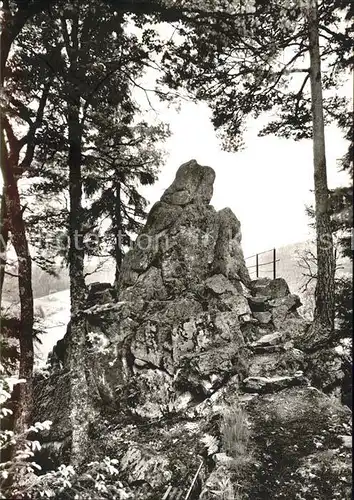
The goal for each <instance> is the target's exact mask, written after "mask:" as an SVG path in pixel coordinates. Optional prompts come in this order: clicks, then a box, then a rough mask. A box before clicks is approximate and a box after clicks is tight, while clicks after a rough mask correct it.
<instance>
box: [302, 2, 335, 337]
mask: <svg viewBox="0 0 354 500" xmlns="http://www.w3.org/2000/svg"><path fill="white" fill-rule="evenodd" d="M308 33H309V51H310V81H311V98H312V119H313V159H314V184H315V206H316V207H315V220H316V237H317V283H316V290H315V313H314V325H315V330H316V331H317V332H318V333H319V334H321V331H322V333H323V335H324V337H326V335H330V334H331V332H332V331H333V329H334V314H335V293H334V292H335V285H334V274H335V261H334V253H333V234H332V227H331V218H330V210H329V208H330V207H329V202H330V200H329V191H328V185H327V171H326V153H325V137H324V118H323V100H322V83H321V59H320V50H319V33H318V7H317V1H316V0H309V7H308Z"/></svg>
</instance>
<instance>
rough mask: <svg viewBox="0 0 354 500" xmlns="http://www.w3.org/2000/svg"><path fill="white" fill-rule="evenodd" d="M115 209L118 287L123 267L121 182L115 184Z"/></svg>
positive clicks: (116, 277) (116, 276)
mask: <svg viewBox="0 0 354 500" xmlns="http://www.w3.org/2000/svg"><path fill="white" fill-rule="evenodd" d="M114 189H115V198H116V202H115V207H114V226H115V227H114V229H115V252H114V253H115V261H116V273H115V280H114V283H115V286H116V287H117V286H118V280H119V274H120V269H121V266H122V243H123V242H122V236H123V235H122V214H121V187H120V182H119V181H117V182H116V183H115V187H114Z"/></svg>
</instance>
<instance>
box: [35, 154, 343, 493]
mask: <svg viewBox="0 0 354 500" xmlns="http://www.w3.org/2000/svg"><path fill="white" fill-rule="evenodd" d="M214 177H215V174H214V171H213V170H212V169H211V168H210V167H203V166H200V165H198V164H197V162H196V161H194V160H192V161H190V162H188V163H185V164H184V165H182V166H181V167H180V169H179V170H178V172H177V174H176V178H175V181H174V182H173V183H172V185H171V186H170V187H169V188H168V189H167V190H166V192H165V193H164V194H163V196H162V197H161V200H160V201H159V202H158V203H156V204H155V205H154V206H153V208H152V209H151V211H150V214H149V216H148V219H147V222H146V225H145V227H144V229H143V231H142V233H141V234H140V235H139V237H138V239H137V241H136V243H135V245H134V248H132V249H131V250H130V251H129V253H128V254H127V255H126V257H125V259H124V262H123V266H122V270H121V275H120V281H119V289H118V295H117V296H116V295H115V291H114V290H113V289H110V287H109V285H107V286H106V287H100V286H98V285H97V286H96V288H95V293H96V295H97V293H98V295H97V297H96V295H95V293H91V294H90V297H89V302H88V304H87V307H86V309H85V311H84V313H85V315H86V334H87V348H86V367H87V374H86V375H87V380H88V384H89V387H90V393H91V395H92V399H93V405H94V407H95V408H96V409H97V412H96V413H95V414H94V415H93V416H92V422H91V440H92V450H90V453H91V454H92V455H95V456H97V457H98V458H99V457H101V458H102V457H104V456H110V457H114V458H117V459H118V461H119V470H120V480H121V481H122V484H124V485H125V488H126V492H127V495H128V496H126V497H125V498H134V499H144V500H145V499H151V500H155V499H158V498H164V499H165V500H171V499H172V498H185V496H186V493H187V491H188V489H189V486H190V484H191V481H192V478H193V475H194V473H195V472H196V470H197V469H198V468H199V464H200V463H202V466H201V468H200V471H199V474H198V478H197V480H196V481H195V484H194V487H193V492H192V496H190V497H189V498H203V499H204V500H205V499H211V498H245V499H246V498H248V499H252V500H253V499H255V500H257V499H261V498H279V499H280V498H285V497H287V498H289V499H294V500H295V499H310V498H325V499H328V500H330V499H332V498H341V499H344V498H349V496H348V495H349V491H350V487H349V473H350V465H349V463H350V462H349V461H350V452H349V451H348V449H347V441H348V440H347V438H346V436H347V435H348V433H349V421H350V410H349V409H348V408H347V407H346V406H342V405H341V403H340V400H338V399H335V398H333V397H329V396H327V395H325V394H324V393H323V392H321V391H320V390H319V388H321V387H319V386H320V384H319V383H318V380H317V381H316V385H317V387H319V388H315V387H312V382H313V381H312V376H313V373H318V371H317V372H316V370H314V354H313V353H311V357H309V355H307V354H306V353H305V352H303V351H302V349H301V339H302V338H303V336H304V335H305V334H306V330H307V328H308V324H307V323H306V322H305V321H304V320H303V319H302V318H301V317H300V315H299V314H298V312H297V309H298V307H299V306H300V305H301V304H300V301H299V298H298V297H297V296H295V295H292V294H291V293H290V290H289V288H288V286H287V284H286V283H285V281H284V280H282V279H281V278H278V279H277V280H269V279H259V280H256V281H251V279H250V277H249V274H248V271H247V268H246V265H245V261H244V257H243V252H242V248H241V230H240V222H239V221H238V219H237V218H236V216H235V215H234V214H233V213H232V211H231V210H230V209H228V208H226V209H223V210H221V211H219V212H217V211H216V210H215V209H214V208H213V207H212V206H211V205H210V204H209V203H210V200H211V197H212V193H213V182H214ZM105 290H106V292H105ZM95 297H96V298H97V300H96V299H95ZM64 344H65V345H70V332H68V334H67V336H66V339H65V342H64ZM64 344H63V345H64ZM67 358H68V356H67V355H66V356H65V355H63V356H62V361H61V363H59V364H58V363H56V365H55V368H53V369H52V373H51V375H50V377H49V378H48V379H46V380H40V381H38V382H37V386H36V392H37V398H36V415H35V418H36V419H37V420H44V419H51V420H53V421H54V425H53V428H52V430H51V432H50V433H49V434H48V435H47V436H46V440H47V445H46V446H45V448H44V449H46V450H47V453H48V455H47V458H48V457H50V458H52V460H53V463H55V461H58V460H66V459H67V456H68V454H69V452H70V428H69V419H68V411H69V406H70V405H69V404H68V401H69V399H70V398H69V384H68V380H69V376H70V374H69V373H68V362H67ZM68 398H69V399H68ZM53 417H54V418H53ZM343 436H344V437H343ZM91 460H92V456H90V461H91ZM326 477H330V478H331V484H330V485H328V484H327V483H326V481H325V480H326ZM312 491H314V492H315V494H314V495H313V494H312V493H311V492H312ZM129 495H130V496H129ZM222 495H224V496H222ZM225 495H229V496H225ZM232 495H233V496H232ZM236 495H238V496H236ZM107 498H110V497H109V496H108V497H107ZM117 498H119V497H117Z"/></svg>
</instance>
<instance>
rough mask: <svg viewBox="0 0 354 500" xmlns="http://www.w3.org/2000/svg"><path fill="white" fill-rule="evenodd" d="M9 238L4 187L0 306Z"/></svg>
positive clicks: (0, 218) (0, 210)
mask: <svg viewBox="0 0 354 500" xmlns="http://www.w3.org/2000/svg"><path fill="white" fill-rule="evenodd" d="M8 239H9V226H8V221H7V213H6V190H5V187H3V190H2V197H1V208H0V307H1V304H2V290H3V286H4V278H5V267H6V250H7V243H8Z"/></svg>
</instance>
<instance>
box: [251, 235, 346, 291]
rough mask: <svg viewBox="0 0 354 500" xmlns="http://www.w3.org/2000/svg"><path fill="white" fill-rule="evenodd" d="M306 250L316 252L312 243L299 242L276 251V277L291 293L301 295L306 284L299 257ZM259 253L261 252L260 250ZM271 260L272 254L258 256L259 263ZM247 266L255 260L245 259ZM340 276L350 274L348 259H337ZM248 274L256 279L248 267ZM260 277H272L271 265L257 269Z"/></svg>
mask: <svg viewBox="0 0 354 500" xmlns="http://www.w3.org/2000/svg"><path fill="white" fill-rule="evenodd" d="M306 250H310V251H311V252H312V253H315V252H316V245H315V243H314V242H312V241H301V242H299V243H293V244H291V245H286V246H283V247H280V248H277V249H276V257H277V260H278V259H279V262H277V264H276V273H277V277H281V278H284V279H285V280H286V282H287V283H288V285H289V287H290V290H291V292H292V293H296V294H299V295H301V294H302V287H303V286H304V284H305V283H306V280H307V278H306V277H305V276H304V274H303V273H304V272H305V271H304V269H303V268H302V267H301V265H300V263H301V260H302V259H301V257H302V256H304V255H305V253H306ZM260 251H261V250H260ZM272 260H273V255H272V252H268V253H266V254H262V255H260V256H259V263H260V264H261V263H264V262H269V261H272ZM246 263H247V266H254V264H255V258H252V259H247V261H246ZM338 266H339V268H340V269H339V270H338V273H340V274H348V275H350V274H351V272H352V271H351V268H352V266H351V262H350V260H349V259H344V258H342V257H341V258H339V259H338ZM250 273H251V276H252V278H255V277H256V274H255V268H254V267H250ZM259 276H260V277H265V276H268V277H270V278H271V277H272V276H273V266H272V264H268V265H264V266H261V267H260V268H259Z"/></svg>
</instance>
